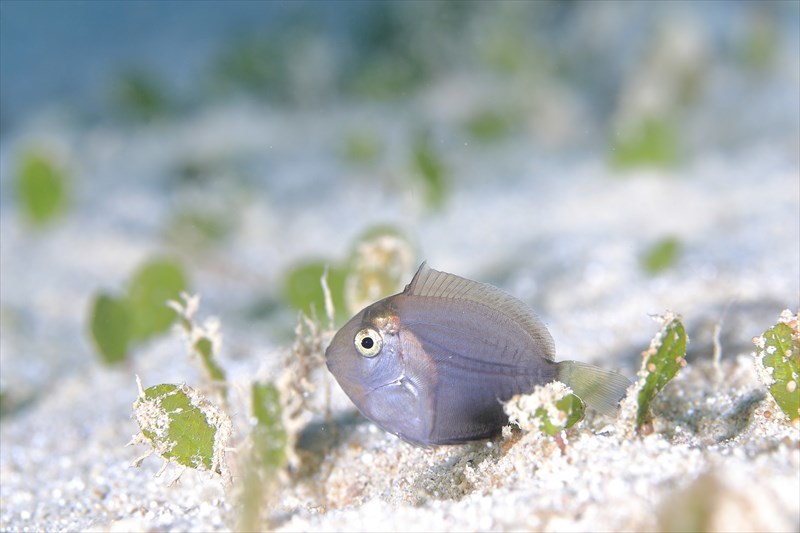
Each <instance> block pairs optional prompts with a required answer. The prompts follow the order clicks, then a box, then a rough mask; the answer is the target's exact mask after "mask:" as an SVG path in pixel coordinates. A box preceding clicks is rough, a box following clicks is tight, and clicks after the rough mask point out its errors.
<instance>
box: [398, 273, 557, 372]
mask: <svg viewBox="0 0 800 533" xmlns="http://www.w3.org/2000/svg"><path fill="white" fill-rule="evenodd" d="M403 294H405V295H406V296H421V297H429V298H449V299H453V300H466V301H469V302H475V303H478V304H481V305H485V306H486V307H488V308H489V309H492V310H493V311H496V312H498V313H500V314H502V315H504V316H506V317H507V318H510V319H511V320H514V321H515V322H517V323H518V324H519V325H520V326H522V328H523V329H524V330H525V331H526V332H527V333H528V335H530V336H531V338H532V339H533V340H534V341H535V342H536V343H537V344H538V345H539V347H540V348H541V349H542V351H543V352H544V356H545V357H546V358H547V359H549V360H551V361H552V360H554V358H555V353H556V349H555V343H554V342H553V337H551V336H550V332H549V331H547V328H546V327H545V325H544V324H543V323H542V321H541V320H539V318H538V317H537V316H536V315H535V314H534V313H533V311H531V310H530V308H529V307H528V306H527V305H525V304H524V303H522V302H521V301H520V300H518V299H516V298H514V297H513V296H511V295H510V294H508V293H507V292H505V291H502V290H500V289H498V288H497V287H493V286H492V285H489V284H487V283H480V282H477V281H472V280H469V279H465V278H462V277H460V276H456V275H455V274H448V273H447V272H440V271H439V270H434V269H432V268H431V267H429V266H428V264H427V262H423V263H422V264H421V265H420V266H419V269H418V270H417V273H416V274H414V278H413V279H412V280H411V283H409V284H408V285H406V288H405V290H404V291H403Z"/></svg>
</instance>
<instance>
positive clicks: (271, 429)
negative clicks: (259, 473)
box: [252, 382, 288, 469]
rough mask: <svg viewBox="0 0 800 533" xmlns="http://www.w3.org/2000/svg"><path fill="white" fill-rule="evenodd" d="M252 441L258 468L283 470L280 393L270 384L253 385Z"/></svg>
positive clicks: (283, 439)
mask: <svg viewBox="0 0 800 533" xmlns="http://www.w3.org/2000/svg"><path fill="white" fill-rule="evenodd" d="M252 393H253V416H254V417H255V419H256V426H255V427H254V428H253V441H254V444H255V450H254V451H255V452H256V457H257V461H258V463H259V466H261V467H262V468H267V469H277V468H283V466H284V464H285V463H286V459H287V456H286V445H287V442H288V439H287V435H286V429H285V428H284V427H283V421H282V419H281V413H282V411H283V406H282V405H281V396H280V391H278V389H277V387H275V385H273V384H272V383H255V382H254V383H253V386H252Z"/></svg>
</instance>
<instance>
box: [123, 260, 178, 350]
mask: <svg viewBox="0 0 800 533" xmlns="http://www.w3.org/2000/svg"><path fill="white" fill-rule="evenodd" d="M187 290H188V283H187V281H186V275H185V274H184V271H183V267H182V266H181V265H180V264H179V263H178V262H176V261H172V260H166V259H157V260H154V261H150V262H148V263H146V264H144V265H142V266H141V267H140V268H139V269H138V270H137V271H136V272H135V273H134V275H133V279H132V280H131V284H130V286H129V288H128V308H129V309H130V312H131V315H132V316H131V318H132V328H131V337H132V338H133V339H134V340H136V341H142V340H146V339H148V338H150V337H152V336H154V335H157V334H159V333H162V332H164V331H166V330H167V329H169V327H170V325H171V324H172V323H173V321H174V320H175V317H176V314H175V311H174V310H173V309H171V308H169V307H168V306H167V301H168V300H177V299H178V297H179V295H180V293H181V292H185V291H187Z"/></svg>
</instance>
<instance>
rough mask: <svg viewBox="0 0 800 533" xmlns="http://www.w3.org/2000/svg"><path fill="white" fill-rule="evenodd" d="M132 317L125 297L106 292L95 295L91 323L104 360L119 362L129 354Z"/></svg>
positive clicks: (93, 334) (109, 362)
mask: <svg viewBox="0 0 800 533" xmlns="http://www.w3.org/2000/svg"><path fill="white" fill-rule="evenodd" d="M130 318H131V315H130V312H129V311H128V305H127V303H126V301H125V299H123V298H116V297H114V296H111V295H109V294H105V293H102V294H99V295H97V296H95V298H94V301H93V303H92V309H91V316H90V318H89V323H90V325H91V334H92V339H93V340H94V343H95V345H96V346H97V349H98V351H99V352H100V356H101V357H102V359H103V361H104V362H106V363H108V364H114V363H119V362H121V361H123V360H124V359H125V357H126V356H127V354H128V347H129V344H130V340H131V339H130V336H131V331H130V326H131V320H130Z"/></svg>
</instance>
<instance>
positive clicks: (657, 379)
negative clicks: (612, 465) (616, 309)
mask: <svg viewBox="0 0 800 533" xmlns="http://www.w3.org/2000/svg"><path fill="white" fill-rule="evenodd" d="M661 321H662V327H661V330H660V331H659V332H658V333H657V334H656V336H655V337H653V340H652V341H651V342H650V347H649V348H648V349H647V351H645V352H643V354H642V367H641V369H640V370H639V373H638V381H637V388H638V395H637V397H636V402H637V410H636V428H637V429H638V430H640V431H641V429H642V427H643V426H645V424H647V423H648V422H650V420H651V415H650V406H651V404H652V402H653V399H654V398H655V397H656V395H657V394H658V393H659V392H661V390H663V389H664V387H665V386H666V385H667V383H669V382H670V381H671V380H672V379H673V378H674V377H675V376H676V375H677V373H678V371H679V370H680V369H681V368H683V367H685V366H686V359H685V357H686V344H687V343H688V339H687V336H686V331H685V329H684V327H683V324H682V323H681V321H680V317H678V316H676V315H674V314H673V313H671V312H669V311H667V313H666V314H665V315H664V316H663V317H661Z"/></svg>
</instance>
